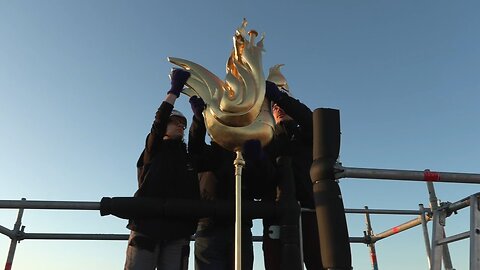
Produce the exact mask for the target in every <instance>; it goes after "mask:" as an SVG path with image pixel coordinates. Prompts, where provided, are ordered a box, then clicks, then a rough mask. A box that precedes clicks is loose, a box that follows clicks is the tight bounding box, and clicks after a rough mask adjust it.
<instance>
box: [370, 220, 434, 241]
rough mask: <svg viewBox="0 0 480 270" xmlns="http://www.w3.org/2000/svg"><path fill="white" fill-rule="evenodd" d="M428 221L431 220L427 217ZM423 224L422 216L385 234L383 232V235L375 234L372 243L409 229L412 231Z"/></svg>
mask: <svg viewBox="0 0 480 270" xmlns="http://www.w3.org/2000/svg"><path fill="white" fill-rule="evenodd" d="M427 220H429V218H428V217H427ZM420 224H422V217H421V216H418V217H417V218H415V219H412V220H410V221H407V222H405V223H403V224H400V225H398V226H395V227H393V228H391V229H388V230H386V231H384V232H381V233H378V234H375V235H374V236H372V238H371V239H372V243H375V242H377V241H378V240H382V239H384V238H386V237H388V236H392V235H394V234H397V233H399V232H403V231H405V230H408V229H411V228H413V227H415V226H418V225H420Z"/></svg>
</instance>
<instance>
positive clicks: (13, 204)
mask: <svg viewBox="0 0 480 270" xmlns="http://www.w3.org/2000/svg"><path fill="white" fill-rule="evenodd" d="M340 166H341V165H340V164H338V166H337V169H338V168H340ZM341 168H342V170H341V173H342V174H348V173H346V171H348V170H349V169H348V168H343V167H341ZM365 170H366V171H364V172H368V173H370V172H371V171H370V169H365ZM339 171H340V170H339ZM359 171H360V169H358V168H356V170H355V174H356V175H357V177H358V175H359ZM382 172H383V173H387V170H382ZM404 172H407V173H408V174H409V175H416V174H417V173H418V172H417V173H415V174H412V171H399V170H395V173H397V174H398V173H404ZM370 176H371V175H370ZM382 176H384V175H382ZM397 176H398V175H397ZM458 181H459V182H461V180H458ZM427 187H428V191H429V201H430V208H425V207H424V206H423V204H419V209H418V210H398V209H397V210H395V209H370V208H368V207H367V206H365V207H364V209H348V208H346V209H345V213H347V214H364V215H365V225H366V229H365V231H364V232H363V233H364V235H363V236H360V237H349V242H350V243H363V244H366V245H367V247H368V248H369V251H370V260H371V264H372V269H373V270H378V269H379V266H378V262H377V256H376V250H375V243H376V242H378V241H380V240H383V239H386V238H388V237H390V236H392V235H395V234H398V233H400V232H403V231H406V230H408V229H411V228H414V227H416V226H419V225H421V226H422V231H423V238H424V244H425V249H426V254H427V260H428V265H429V269H431V270H440V269H442V262H443V267H444V269H445V270H453V269H455V268H454V267H453V265H452V261H451V258H450V253H449V250H448V244H449V243H452V242H455V241H459V240H463V239H470V254H469V258H470V267H469V269H470V270H480V213H479V212H480V208H479V207H480V203H479V199H480V193H476V194H472V195H471V196H469V197H466V198H463V199H461V200H459V201H456V202H453V203H449V202H445V203H439V200H438V199H437V197H436V194H435V190H434V186H433V183H432V182H430V181H429V182H427ZM467 207H470V230H469V231H466V232H463V233H459V234H456V235H452V236H446V234H445V224H446V222H445V220H446V218H448V217H450V216H451V215H452V213H456V212H457V211H459V210H461V209H464V208H467ZM0 208H3V209H18V215H17V219H16V222H15V224H14V226H13V229H11V230H10V229H8V228H5V227H3V226H1V225H0V233H1V234H3V235H6V236H7V237H9V238H10V239H11V243H10V248H9V251H8V256H7V261H6V264H5V270H11V269H12V263H13V259H14V255H15V250H16V246H17V243H19V242H20V241H23V240H30V239H37V240H38V239H41V240H124V241H125V240H127V239H128V236H129V235H128V234H86V233H27V232H25V231H24V228H25V226H23V225H22V217H23V212H24V209H50V210H93V211H98V210H100V208H101V202H80V201H33V200H26V199H25V198H23V199H22V200H0ZM302 211H312V210H308V209H302ZM370 215H414V216H417V217H416V218H414V219H412V220H409V221H407V222H405V223H402V224H399V225H397V226H394V227H392V228H390V229H388V230H385V231H383V232H380V233H377V234H374V233H373V230H372V223H371V221H370ZM429 221H432V232H431V234H430V233H429V231H428V228H427V222H429ZM430 235H431V240H430ZM193 239H194V238H193V237H192V240H193ZM253 241H256V242H259V241H262V237H261V236H254V237H253Z"/></svg>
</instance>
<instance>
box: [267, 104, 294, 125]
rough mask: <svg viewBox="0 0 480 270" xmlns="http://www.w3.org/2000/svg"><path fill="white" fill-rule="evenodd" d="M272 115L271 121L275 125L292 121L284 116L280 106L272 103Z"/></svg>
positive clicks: (287, 116)
mask: <svg viewBox="0 0 480 270" xmlns="http://www.w3.org/2000/svg"><path fill="white" fill-rule="evenodd" d="M272 113H273V119H274V120H275V123H276V124H278V123H280V122H282V121H287V120H292V117H290V116H289V115H288V114H286V113H285V111H284V110H283V109H282V108H280V106H278V104H276V103H273V105H272Z"/></svg>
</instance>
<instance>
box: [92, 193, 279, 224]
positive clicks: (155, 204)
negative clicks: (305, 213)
mask: <svg viewBox="0 0 480 270" xmlns="http://www.w3.org/2000/svg"><path fill="white" fill-rule="evenodd" d="M242 206H243V207H242V208H243V209H242V215H244V216H245V217H249V218H253V219H255V218H273V217H276V216H278V215H279V210H278V207H277V206H276V205H275V203H274V202H251V201H244V202H242ZM100 215H102V216H105V215H114V216H116V217H119V218H124V219H129V218H154V217H197V218H201V217H217V218H233V217H234V216H235V202H234V201H206V200H200V201H199V200H182V199H168V200H166V199H158V198H142V197H114V198H109V197H104V198H102V200H101V202H100Z"/></svg>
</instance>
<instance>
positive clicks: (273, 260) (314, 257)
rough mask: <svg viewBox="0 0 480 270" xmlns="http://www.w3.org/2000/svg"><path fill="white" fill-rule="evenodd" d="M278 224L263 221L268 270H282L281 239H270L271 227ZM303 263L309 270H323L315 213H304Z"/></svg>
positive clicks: (265, 256) (264, 255) (266, 267)
mask: <svg viewBox="0 0 480 270" xmlns="http://www.w3.org/2000/svg"><path fill="white" fill-rule="evenodd" d="M271 225H277V222H273V221H268V220H263V246H262V249H263V259H264V263H265V269H266V270H280V265H281V254H282V246H281V243H280V239H271V238H270V237H269V227H270V226H271ZM302 235H303V237H302V241H303V262H304V263H305V266H306V268H307V270H323V266H322V257H321V254H320V240H319V238H318V227H317V216H316V214H315V212H302Z"/></svg>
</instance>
